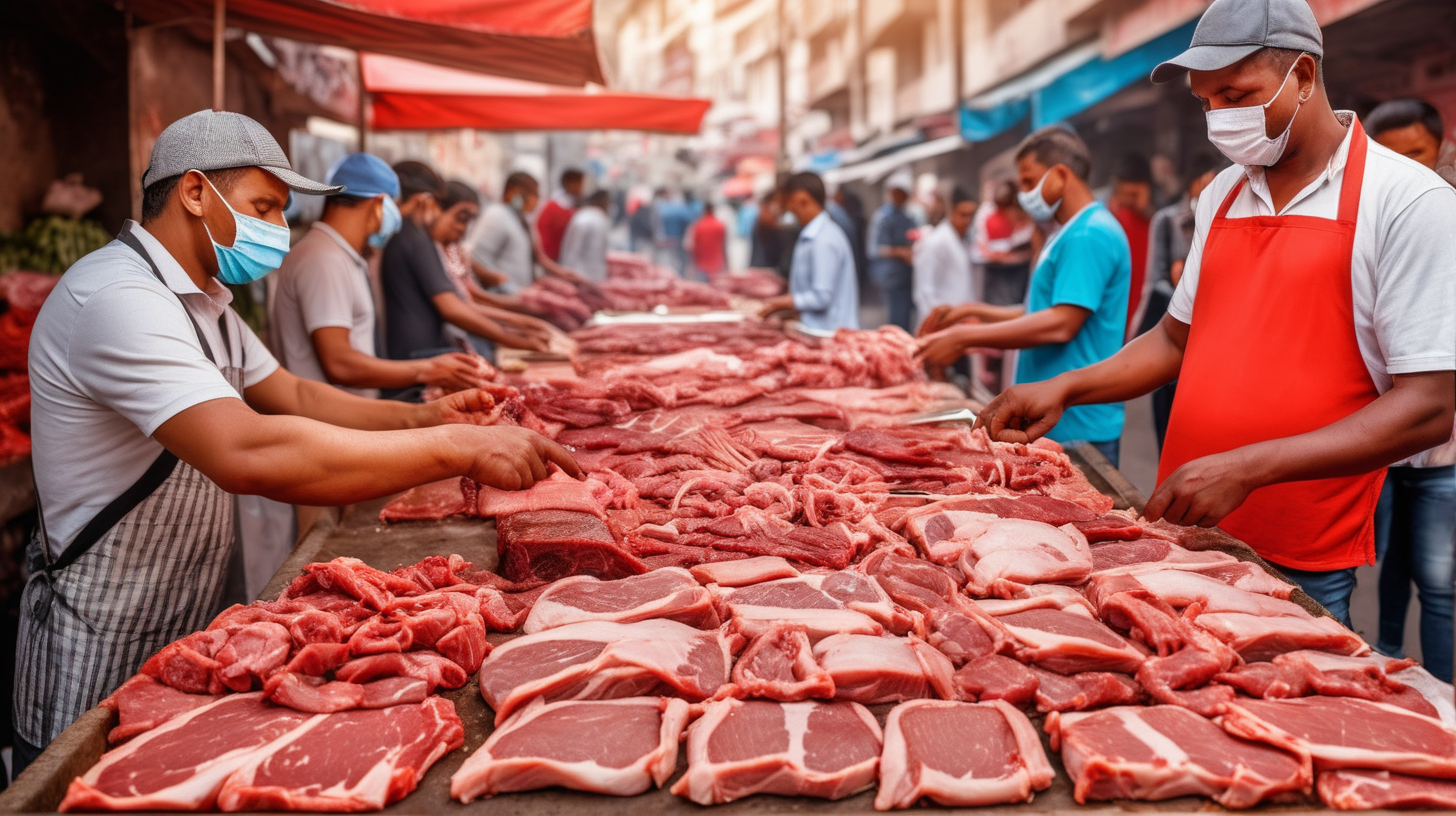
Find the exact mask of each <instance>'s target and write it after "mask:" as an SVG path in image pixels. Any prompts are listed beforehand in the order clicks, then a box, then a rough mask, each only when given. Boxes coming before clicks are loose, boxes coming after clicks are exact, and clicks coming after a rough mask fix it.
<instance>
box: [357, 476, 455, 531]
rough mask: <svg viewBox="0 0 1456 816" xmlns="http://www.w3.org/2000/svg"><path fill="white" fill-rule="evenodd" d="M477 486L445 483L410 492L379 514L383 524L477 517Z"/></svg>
mask: <svg viewBox="0 0 1456 816" xmlns="http://www.w3.org/2000/svg"><path fill="white" fill-rule="evenodd" d="M476 490H477V486H476V484H475V482H473V481H471V480H470V479H466V478H464V477H461V478H459V479H443V480H441V481H438V482H430V483H429V484H426V485H420V486H419V487H416V488H414V489H412V490H407V491H405V492H404V493H401V494H400V495H399V496H397V497H395V498H394V499H392V500H390V502H389V504H386V505H384V509H383V510H380V511H379V520H380V521H386V522H394V521H433V520H436V519H444V518H449V517H451V516H468V515H472V514H474V513H475V493H476Z"/></svg>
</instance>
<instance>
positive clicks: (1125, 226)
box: [1107, 153, 1153, 331]
mask: <svg viewBox="0 0 1456 816" xmlns="http://www.w3.org/2000/svg"><path fill="white" fill-rule="evenodd" d="M1107 209H1109V210H1111V211H1112V215H1113V217H1114V218H1116V219H1117V223H1119V224H1121V225H1122V231H1123V234H1125V235H1126V236H1127V245H1128V246H1129V247H1131V249H1132V288H1131V290H1130V291H1129V292H1128V303H1127V317H1128V329H1129V331H1131V329H1132V328H1133V327H1134V326H1135V325H1136V324H1134V323H1133V322H1132V320H1133V318H1134V317H1135V316H1136V313H1137V307H1138V303H1139V301H1140V300H1141V298H1142V294H1143V281H1145V280H1147V275H1148V234H1149V232H1150V230H1151V229H1152V223H1153V170H1152V166H1151V165H1150V164H1149V163H1148V160H1147V158H1146V157H1144V156H1142V155H1139V154H1137V153H1128V154H1126V155H1124V156H1123V157H1122V160H1121V161H1120V162H1119V163H1118V166H1117V174H1116V175H1115V176H1113V179H1112V194H1111V195H1110V196H1108V198H1107Z"/></svg>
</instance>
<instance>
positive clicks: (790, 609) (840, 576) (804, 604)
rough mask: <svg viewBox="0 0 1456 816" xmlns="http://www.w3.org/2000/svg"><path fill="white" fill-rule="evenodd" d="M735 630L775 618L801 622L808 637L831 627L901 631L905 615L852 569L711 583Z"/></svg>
mask: <svg viewBox="0 0 1456 816" xmlns="http://www.w3.org/2000/svg"><path fill="white" fill-rule="evenodd" d="M712 591H713V595H714V599H715V600H716V602H717V604H718V607H719V610H720V611H721V612H722V613H723V617H724V618H725V619H729V620H730V625H731V626H732V627H733V630H734V631H735V632H738V633H739V634H742V635H743V636H745V637H750V638H751V637H755V636H757V635H759V634H762V633H763V632H765V631H768V630H769V629H770V628H772V627H773V626H774V625H775V624H779V623H794V624H799V625H802V626H803V627H804V629H805V630H806V631H807V632H808V633H809V639H810V640H816V641H817V640H819V639H820V638H823V637H827V636H828V635H832V634H836V633H844V632H848V633H855V634H865V635H878V634H881V633H883V632H886V631H889V632H895V633H903V632H906V631H908V630H909V628H910V626H911V625H912V621H911V618H910V617H909V616H908V615H906V614H905V613H904V612H903V611H901V610H899V609H897V608H896V607H895V604H894V603H892V602H891V601H890V597H889V596H888V595H886V594H885V591H884V590H883V589H881V588H880V586H879V584H877V583H875V582H874V581H873V580H871V579H870V578H869V576H867V575H865V574H863V573H861V572H856V571H854V570H839V571H837V572H827V573H811V574H805V575H800V576H798V577H795V578H783V579H779V580H777V581H766V582H764V583H760V584H753V585H751V586H744V587H736V588H730V587H716V586H715V587H712Z"/></svg>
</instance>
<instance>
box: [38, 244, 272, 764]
mask: <svg viewBox="0 0 1456 816" xmlns="http://www.w3.org/2000/svg"><path fill="white" fill-rule="evenodd" d="M119 240H121V241H122V242H123V243H125V244H127V245H128V246H130V247H131V248H132V249H133V250H134V251H136V252H137V254H138V255H140V256H141V257H142V259H143V260H145V261H146V262H147V264H148V265H149V266H151V269H152V274H154V275H156V276H157V279H158V280H161V279H162V275H161V272H160V271H158V269H157V266H156V264H155V263H154V262H153V261H152V259H151V257H150V256H149V255H148V254H147V252H146V250H145V248H144V247H143V246H142V245H141V243H140V242H139V241H138V240H137V239H136V237H135V236H133V235H132V234H131V233H130V232H123V233H122V234H121V235H120V236H119ZM164 285H165V281H164ZM179 300H180V298H179ZM183 309H184V310H185V309H186V306H185V305H184V306H183ZM187 315H188V318H189V319H192V321H193V328H194V329H195V330H196V331H197V340H198V342H199V343H201V344H202V351H203V353H204V354H206V355H207V357H208V359H209V360H212V361H213V363H215V364H216V363H217V360H216V358H215V357H214V355H213V352H212V349H211V348H210V345H209V343H208V342H207V339H206V338H205V337H204V336H203V334H202V330H201V327H199V326H198V325H197V323H196V319H195V318H193V317H192V313H191V312H190V311H189V312H188V313H187ZM224 317H226V315H225V314H224ZM219 328H220V329H221V330H222V337H223V344H224V346H225V347H226V352H225V353H226V354H227V359H225V360H224V361H223V363H222V364H220V365H218V369H219V370H220V371H221V372H222V374H223V377H225V378H226V379H227V381H228V383H229V384H230V385H232V387H233V388H235V389H237V391H238V393H239V394H240V395H241V393H242V387H243V370H244V362H243V360H242V359H241V353H242V352H241V349H242V346H243V344H242V338H241V337H238V338H237V339H236V341H234V340H233V338H232V337H231V336H230V333H229V323H228V321H226V320H221V321H219ZM235 350H236V351H235ZM235 354H236V355H237V356H238V359H237V360H236V361H234V356H235ZM128 496H130V498H129V499H128ZM119 503H120V504H119ZM108 511H109V512H108ZM233 523H234V520H233V497H232V495H231V494H229V493H226V492H225V491H223V489H222V488H220V487H218V486H217V485H216V484H214V483H213V482H212V480H210V479H208V478H207V477H206V476H204V475H202V474H201V473H200V472H198V471H197V470H195V469H194V468H192V467H191V466H190V465H188V464H187V463H186V462H182V461H180V460H178V459H177V458H176V457H175V456H173V455H172V454H171V453H169V452H166V451H163V453H162V454H161V455H160V456H159V457H158V459H157V461H156V462H154V463H153V464H152V466H151V467H150V468H148V471H147V474H146V475H144V476H143V477H142V478H141V480H139V481H138V482H137V484H135V485H133V486H132V487H131V488H130V489H128V491H127V492H126V493H124V494H123V495H122V497H120V498H119V499H118V500H117V501H116V502H113V503H112V504H111V505H108V507H107V508H106V509H105V510H102V511H101V513H100V514H98V516H97V517H96V518H95V519H93V520H92V522H91V523H90V524H88V525H86V528H84V529H83V530H82V533H81V534H80V535H78V536H77V539H76V540H75V541H73V543H72V546H69V547H67V548H66V551H65V553H64V554H63V555H61V556H59V557H55V558H53V557H52V556H51V553H50V549H49V548H48V547H47V546H46V536H45V517H44V508H42V513H41V523H40V527H39V529H38V530H37V531H36V535H35V537H34V538H33V539H32V540H31V542H30V546H29V547H28V548H27V551H26V561H27V564H28V565H29V572H30V578H29V580H28V581H27V582H26V585H25V591H24V594H23V595H22V596H21V601H20V633H19V641H18V644H17V648H16V663H15V666H16V671H15V730H16V733H17V734H18V735H19V736H20V737H21V738H22V739H24V740H25V741H26V742H29V743H30V744H32V745H35V746H38V747H41V748H44V747H45V746H46V745H48V744H49V743H50V742H51V741H52V740H54V739H55V738H56V737H57V736H58V735H59V734H60V733H61V732H62V731H64V730H65V729H66V727H67V726H69V725H70V724H71V723H72V722H73V721H75V720H76V718H78V717H80V716H81V715H82V714H84V713H85V712H86V711H87V710H89V709H90V708H92V707H93V706H95V705H96V704H97V703H99V702H100V701H101V700H102V699H103V698H104V697H106V695H108V694H110V693H111V692H112V691H114V690H115V689H116V688H117V687H118V686H120V685H121V684H122V683H123V682H124V681H125V680H126V679H127V678H128V677H131V676H132V675H133V674H135V673H136V671H137V669H139V668H140V667H141V665H142V663H143V662H145V661H146V659H147V658H149V657H151V656H152V655H153V654H155V653H156V652H157V651H158V650H159V649H161V648H162V647H163V646H165V645H167V644H168V643H170V642H172V641H174V640H176V639H177V638H180V637H182V636H183V635H186V634H188V633H191V632H194V631H197V630H199V629H202V628H203V627H204V626H206V625H207V623H208V621H210V620H211V619H212V617H213V616H214V615H216V614H217V612H218V611H219V610H220V608H221V602H222V600H223V594H224V589H225V586H226V583H227V579H228V571H229V567H230V565H231V564H232V563H233V560H234V554H235V552H234V551H235V549H236V543H235V541H234V535H233ZM87 540H90V541H94V543H90V544H89V546H85V542H86V541H87ZM78 544H79V545H82V546H79V547H78V546H76V545H78Z"/></svg>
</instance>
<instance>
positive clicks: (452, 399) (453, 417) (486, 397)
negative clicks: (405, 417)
mask: <svg viewBox="0 0 1456 816" xmlns="http://www.w3.org/2000/svg"><path fill="white" fill-rule="evenodd" d="M495 404H496V403H495V398H494V397H492V396H491V395H490V394H489V393H488V392H485V391H482V390H480V389H478V388H471V389H468V390H465V391H456V392H455V393H453V394H446V395H445V396H443V397H441V398H440V399H437V400H434V401H433V402H427V403H425V404H424V405H421V406H420V409H421V410H422V411H424V412H425V421H424V422H421V423H420V424H421V425H422V426H430V425H493V424H495V421H496V419H497V418H498V415H497V414H496V412H495Z"/></svg>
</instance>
